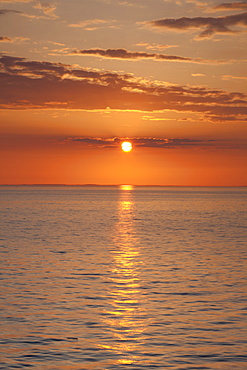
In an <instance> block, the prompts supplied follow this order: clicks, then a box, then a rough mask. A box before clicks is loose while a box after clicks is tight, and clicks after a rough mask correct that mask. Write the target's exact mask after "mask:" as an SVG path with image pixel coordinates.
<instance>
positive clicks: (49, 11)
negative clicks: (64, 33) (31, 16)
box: [33, 1, 59, 19]
mask: <svg viewBox="0 0 247 370" xmlns="http://www.w3.org/2000/svg"><path fill="white" fill-rule="evenodd" d="M33 8H34V9H38V10H41V11H42V12H43V13H44V14H45V15H46V16H47V17H48V18H53V19H55V18H59V17H58V16H57V15H56V14H55V13H54V11H55V10H56V9H57V7H56V5H55V4H54V3H43V2H40V1H37V2H36V3H35V4H34V5H33Z"/></svg>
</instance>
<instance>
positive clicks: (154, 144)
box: [66, 137, 214, 149]
mask: <svg viewBox="0 0 247 370" xmlns="http://www.w3.org/2000/svg"><path fill="white" fill-rule="evenodd" d="M124 140H129V141H131V143H132V145H133V146H135V147H142V148H157V149H168V148H181V147H202V146H203V147H207V146H212V144H213V143H214V140H195V139H188V138H155V137H133V138H129V137H128V138H118V137H113V138H92V137H70V138H68V139H66V141H72V142H77V143H80V144H84V145H87V146H90V147H93V148H116V147H119V145H120V143H121V142H122V141H124Z"/></svg>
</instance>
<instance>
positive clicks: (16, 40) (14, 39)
mask: <svg viewBox="0 0 247 370" xmlns="http://www.w3.org/2000/svg"><path fill="white" fill-rule="evenodd" d="M28 40H30V39H29V38H27V37H21V36H20V37H7V36H0V42H9V43H12V44H20V43H22V42H25V41H28Z"/></svg>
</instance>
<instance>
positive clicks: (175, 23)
mask: <svg viewBox="0 0 247 370" xmlns="http://www.w3.org/2000/svg"><path fill="white" fill-rule="evenodd" d="M144 24H145V25H147V26H151V27H155V28H160V29H162V28H165V29H170V30H178V31H184V30H191V29H201V30H203V31H202V32H201V33H200V35H199V37H200V38H208V37H211V36H213V35H214V34H217V33H223V34H224V33H225V34H226V33H228V34H234V33H238V32H241V29H238V30H235V29H234V28H232V27H235V26H240V27H247V12H245V13H241V14H235V15H228V16H225V17H215V18H214V17H195V18H187V17H183V18H178V19H175V18H164V19H159V20H154V21H150V22H145V23H144ZM230 27H231V28H230Z"/></svg>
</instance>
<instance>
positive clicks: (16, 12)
mask: <svg viewBox="0 0 247 370" xmlns="http://www.w3.org/2000/svg"><path fill="white" fill-rule="evenodd" d="M10 13H14V14H23V13H22V12H20V11H19V10H13V9H0V15H5V14H10Z"/></svg>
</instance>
